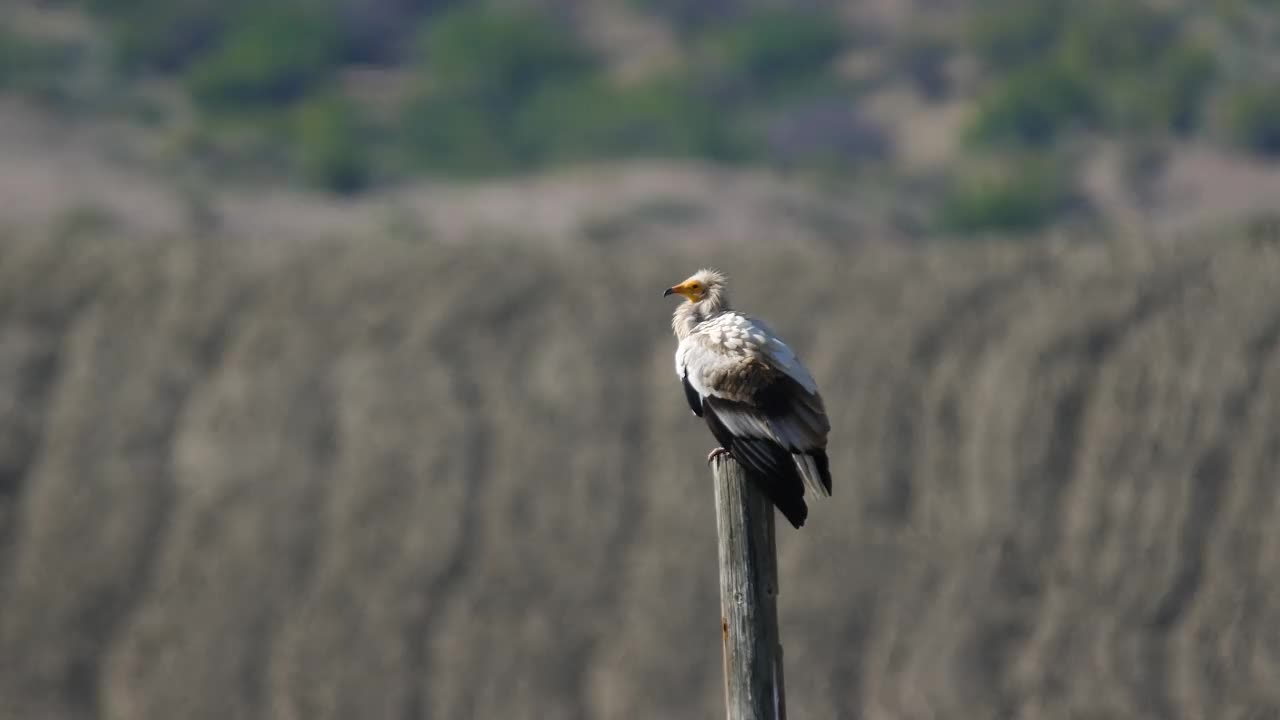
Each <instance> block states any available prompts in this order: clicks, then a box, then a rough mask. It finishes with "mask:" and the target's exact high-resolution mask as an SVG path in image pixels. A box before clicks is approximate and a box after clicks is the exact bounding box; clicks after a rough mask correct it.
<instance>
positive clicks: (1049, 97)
mask: <svg viewBox="0 0 1280 720" xmlns="http://www.w3.org/2000/svg"><path fill="white" fill-rule="evenodd" d="M1096 114H1097V100H1096V98H1095V96H1094V94H1093V90H1092V87H1091V83H1090V80H1089V78H1088V77H1084V76H1082V75H1081V74H1080V73H1077V72H1075V71H1073V70H1071V69H1070V68H1068V67H1065V66H1063V65H1061V64H1059V63H1053V62H1049V63H1041V64H1037V65H1031V66H1028V67H1026V68H1024V69H1023V70H1021V71H1018V72H1015V73H1013V74H1011V75H1010V76H1009V78H1008V79H1007V80H1006V81H1005V82H1003V83H1001V84H998V85H997V86H996V87H995V88H993V89H992V90H990V91H988V92H987V94H986V95H985V96H984V97H983V98H982V99H981V100H980V101H979V107H978V113H977V116H976V117H975V119H974V121H973V124H972V126H971V128H970V131H969V134H970V137H971V138H972V139H974V140H977V141H978V142H982V143H988V144H1001V143H1013V144H1022V145H1046V144H1049V143H1051V142H1053V141H1054V140H1055V139H1056V138H1057V136H1058V134H1059V133H1060V132H1062V131H1063V130H1064V129H1067V128H1070V127H1072V126H1082V125H1087V124H1089V123H1091V122H1092V121H1093V120H1094V119H1095V117H1096Z"/></svg>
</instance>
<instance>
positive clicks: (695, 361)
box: [663, 268, 831, 529]
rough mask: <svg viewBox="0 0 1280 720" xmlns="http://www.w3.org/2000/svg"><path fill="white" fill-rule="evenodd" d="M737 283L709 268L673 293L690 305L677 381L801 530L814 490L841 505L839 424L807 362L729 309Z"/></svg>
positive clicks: (725, 450)
mask: <svg viewBox="0 0 1280 720" xmlns="http://www.w3.org/2000/svg"><path fill="white" fill-rule="evenodd" d="M727 282H728V279H727V278H726V277H725V275H724V274H723V273H721V272H720V271H718V270H715V269H712V268H704V269H701V270H699V271H697V272H696V273H694V274H693V275H692V276H690V277H689V278H688V279H687V280H685V281H684V282H681V283H680V284H678V285H673V286H672V287H669V288H667V289H666V291H665V292H663V297H669V296H671V295H679V296H680V297H682V298H684V302H681V303H680V304H679V305H678V306H676V309H675V312H674V313H673V315H672V317H671V330H672V332H673V333H674V334H675V336H676V339H677V340H678V344H677V346H676V358H675V359H676V375H677V376H678V377H679V379H680V383H681V384H682V385H683V386H684V393H685V398H686V400H688V403H689V408H690V409H691V410H692V411H693V414H694V415H695V416H697V417H700V418H702V419H703V420H705V421H706V423H707V427H708V428H709V429H710V430H711V434H712V435H713V436H714V437H715V439H716V442H718V443H719V444H720V447H717V448H715V449H714V450H712V451H711V453H710V454H708V455H707V462H708V463H710V462H712V461H713V460H714V459H715V458H717V457H719V456H721V455H724V454H729V455H730V456H732V457H733V458H734V459H735V460H737V461H738V464H739V465H741V466H742V467H743V469H744V470H745V471H746V475H747V477H748V479H749V480H750V481H752V482H754V483H756V485H757V487H759V488H760V489H761V490H762V491H763V492H764V494H765V495H766V496H767V497H768V498H769V500H770V501H771V502H772V503H773V505H774V507H776V508H777V509H778V511H779V512H781V513H782V514H783V516H784V517H786V519H787V521H788V522H790V523H791V525H792V526H793V527H795V528H796V529H799V528H800V527H801V526H802V525H804V521H805V519H806V518H807V517H808V515H809V507H808V505H806V504H805V500H804V496H805V491H806V489H807V490H808V491H809V493H810V494H811V495H813V496H814V497H829V496H830V495H831V468H830V463H829V461H828V458H827V435H828V434H829V433H830V431H831V424H830V422H829V421H828V419H827V412H826V408H825V405H824V403H823V400H822V396H821V394H819V392H818V385H817V383H816V382H815V381H814V379H813V376H812V375H811V374H810V373H809V370H808V369H806V368H805V366H804V364H803V363H801V362H800V358H799V357H798V356H797V355H796V353H795V352H793V351H792V350H791V348H790V347H788V346H787V344H786V343H784V342H783V341H782V340H781V339H780V338H779V337H778V336H777V334H776V333H774V332H773V330H771V329H770V328H769V327H768V326H767V325H765V324H764V323H763V322H762V321H760V320H758V319H756V318H754V317H751V316H750V315H747V314H745V313H742V312H739V311H737V310H734V309H733V308H731V307H730V306H729V295H728V288H727Z"/></svg>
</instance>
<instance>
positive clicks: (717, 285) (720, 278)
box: [662, 268, 725, 303]
mask: <svg viewBox="0 0 1280 720" xmlns="http://www.w3.org/2000/svg"><path fill="white" fill-rule="evenodd" d="M724 284H725V276H724V275H723V274H722V273H720V272H719V271H717V270H712V269H710V268H707V269H703V270H699V271H698V272H696V273H694V274H693V275H692V276H691V277H690V278H689V279H688V280H685V281H684V282H682V283H680V284H679V285H673V286H671V287H669V288H667V290H666V292H664V293H662V296H663V297H667V296H668V295H680V296H681V297H683V298H684V299H686V300H688V301H689V302H691V303H696V302H702V301H703V300H706V299H707V298H709V297H710V298H719V297H721V296H722V295H723V291H724Z"/></svg>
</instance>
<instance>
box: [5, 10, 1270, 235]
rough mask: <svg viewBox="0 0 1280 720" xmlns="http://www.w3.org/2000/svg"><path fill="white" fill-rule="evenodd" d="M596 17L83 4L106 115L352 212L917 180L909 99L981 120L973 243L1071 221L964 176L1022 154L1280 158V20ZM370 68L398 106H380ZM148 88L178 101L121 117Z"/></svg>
mask: <svg viewBox="0 0 1280 720" xmlns="http://www.w3.org/2000/svg"><path fill="white" fill-rule="evenodd" d="M68 2H69V3H70V4H76V3H75V1H74V0H68ZM581 2H582V0H577V2H570V3H549V2H533V3H500V2H497V1H496V0H476V1H475V2H467V3H463V2H459V1H457V0H412V1H411V2H406V1H404V0H259V1H258V2H254V1H252V0H80V1H79V3H78V5H79V6H80V7H81V8H83V9H84V10H86V11H87V12H88V14H89V16H90V17H91V18H93V19H94V20H96V22H97V26H96V30H98V31H100V32H98V33H97V34H96V35H95V42H96V41H97V40H96V38H97V37H98V36H100V37H101V38H103V39H105V40H106V41H107V42H106V43H105V45H106V46H107V47H108V48H109V49H110V50H109V52H110V54H111V56H112V57H113V58H114V63H109V65H110V67H109V68H100V69H99V70H98V71H96V72H99V74H101V73H102V72H107V73H110V74H111V76H112V77H111V78H110V79H108V80H106V81H102V82H99V81H100V80H101V78H99V77H98V76H97V75H93V74H92V73H90V76H91V78H92V79H93V81H94V82H99V84H98V85H97V86H96V87H97V88H98V89H99V91H98V93H97V96H96V97H100V98H102V99H103V100H104V102H102V103H101V104H102V105H103V106H104V107H107V108H114V109H115V110H124V111H125V112H127V113H128V112H132V113H133V116H134V117H143V116H145V117H146V118H150V122H151V123H152V125H151V129H154V130H158V131H164V130H166V129H168V128H166V127H165V123H166V122H172V120H171V119H172V118H185V117H189V114H188V113H187V112H186V110H187V108H188V107H189V108H193V109H194V111H195V113H196V117H195V119H194V122H192V123H190V126H191V127H193V128H195V131H194V134H195V135H198V136H199V137H197V138H194V139H195V140H196V141H197V142H194V143H192V145H193V146H199V147H205V148H213V149H214V150H215V152H214V153H213V154H214V155H216V156H217V157H218V159H219V166H220V167H223V168H227V169H235V168H237V167H239V168H248V169H251V170H257V169H263V170H265V171H267V172H273V173H276V174H277V175H279V176H284V175H286V174H287V175H288V176H289V177H293V178H298V179H301V180H302V181H304V182H306V183H307V184H308V185H310V186H313V187H318V188H323V189H327V190H331V191H336V192H344V193H352V192H359V191H361V190H363V189H365V188H367V187H369V186H370V185H372V184H374V183H376V182H378V181H386V180H390V179H400V178H404V177H406V176H412V175H416V174H421V175H433V176H463V177H479V176H492V175H497V174H505V173H518V172H529V171H536V170H539V169H543V168H548V167H555V166H558V165H563V164H567V163H581V162H594V161H599V160H609V159H614V158H625V157H635V156H659V157H674V158H694V159H703V160H708V161H711V162H719V163H728V162H732V163H758V164H770V165H775V166H783V167H786V168H789V169H797V170H802V171H806V172H810V173H818V174H821V175H823V176H828V177H834V178H836V179H840V178H844V179H849V178H857V177H859V173H861V177H865V176H866V175H867V173H866V172H865V170H866V168H867V167H869V166H876V167H881V166H883V167H885V168H886V169H889V170H890V171H892V172H895V173H896V174H897V175H896V176H903V177H905V174H904V173H903V172H902V171H903V168H902V167H901V166H898V165H895V161H896V160H898V159H899V157H898V155H897V150H895V147H894V143H895V141H896V140H900V139H901V138H899V137H897V136H895V132H894V129H893V128H886V127H883V125H882V123H883V122H884V121H883V119H882V118H876V119H872V117H873V112H872V111H870V110H868V109H867V108H872V107H877V103H876V102H875V101H876V100H878V99H880V97H884V96H880V97H872V94H874V93H877V92H879V91H881V90H886V91H888V93H887V96H889V97H894V94H895V93H897V96H899V97H900V96H901V94H902V93H901V92H900V91H901V90H902V88H903V87H904V86H905V87H907V88H908V89H914V90H915V91H916V92H917V93H918V94H919V96H920V97H921V98H922V99H923V101H924V102H925V103H937V104H942V103H954V104H952V105H951V108H955V107H957V106H966V107H972V108H973V109H974V112H973V114H972V116H971V119H970V121H969V124H968V125H967V127H964V128H963V130H962V131H961V133H962V134H961V137H960V139H962V140H964V142H961V143H958V144H953V143H944V144H945V145H946V146H947V147H948V148H951V147H956V146H958V150H956V151H955V152H954V154H953V155H951V156H949V157H948V158H947V161H948V163H949V165H948V166H947V167H931V168H928V169H927V170H925V171H923V172H925V173H927V177H921V178H917V179H920V180H923V181H925V182H926V183H936V182H937V181H938V180H940V179H942V178H943V177H960V178H969V179H968V180H964V181H957V183H956V184H955V186H954V187H953V190H952V193H951V194H950V195H948V197H947V199H946V200H945V202H943V201H940V202H939V203H938V205H937V206H936V207H934V208H932V210H933V211H936V215H937V217H939V218H946V219H945V220H944V224H945V225H947V226H949V227H953V228H957V229H969V228H972V229H982V228H983V227H992V228H1008V227H1018V226H1023V227H1025V226H1031V225H1035V224H1038V223H1040V222H1041V221H1042V219H1043V220H1044V221H1052V220H1053V219H1054V217H1055V215H1056V214H1057V213H1059V212H1060V211H1061V209H1062V207H1063V205H1062V204H1061V203H1059V202H1058V201H1057V200H1056V198H1058V197H1059V195H1060V194H1061V193H1069V191H1071V190H1072V187H1073V185H1074V183H1075V181H1074V179H1073V178H1072V177H1070V173H1068V172H1065V171H1060V172H1056V173H1051V175H1053V178H1054V179H1053V180H1052V182H1048V181H1046V183H1043V184H1040V185H1038V184H1037V183H1031V186H1030V187H1017V186H1018V184H1019V183H1017V182H1015V181H1012V180H999V179H996V180H993V179H991V178H987V179H985V180H982V181H977V180H974V179H973V178H975V177H979V176H981V177H986V176H987V174H988V173H987V171H986V170H983V171H973V170H972V168H970V167H968V166H970V165H972V166H975V167H980V168H988V167H992V166H1000V167H1003V166H1005V165H1007V164H1009V162H1010V161H1008V160H1006V159H1005V158H1007V157H1010V156H1015V157H1018V158H1021V159H1020V160H1018V161H1016V162H1014V164H1015V165H1017V166H1018V167H1022V168H1024V169H1025V168H1029V167H1044V166H1047V165H1049V164H1052V160H1051V159H1052V158H1055V157H1061V156H1062V154H1063V152H1062V151H1063V150H1064V149H1066V147H1067V146H1068V145H1069V146H1071V147H1075V148H1079V147H1082V146H1087V145H1088V144H1089V143H1091V142H1093V141H1095V140H1097V139H1107V140H1112V141H1117V140H1118V141H1120V142H1121V143H1123V144H1131V143H1135V142H1143V143H1154V144H1160V143H1166V144H1167V143H1170V142H1177V141H1179V140H1181V139H1184V138H1195V139H1201V140H1203V139H1206V138H1208V139H1217V140H1220V141H1224V142H1228V143H1231V144H1234V145H1236V146H1238V147H1239V148H1241V149H1244V150H1246V151H1248V152H1253V153H1258V154H1263V155H1268V156H1280V128H1278V127H1277V126H1278V125H1280V121H1277V120H1276V119H1275V118H1276V117H1280V111H1278V106H1280V99H1278V96H1280V91H1277V90H1275V89H1274V88H1272V87H1269V86H1267V85H1265V84H1263V85H1261V86H1258V85H1255V83H1256V82H1257V79H1256V78H1254V77H1251V76H1250V75H1249V69H1250V68H1256V67H1262V66H1264V63H1262V62H1260V61H1259V62H1255V60H1256V58H1255V56H1258V57H1262V58H1263V59H1265V58H1271V60H1270V62H1274V61H1275V57H1274V56H1275V55H1276V53H1275V52H1274V51H1273V50H1269V49H1268V47H1267V46H1265V45H1266V43H1265V41H1264V40H1258V39H1257V38H1263V37H1264V36H1265V35H1266V33H1265V32H1264V31H1263V30H1261V29H1255V28H1251V23H1250V21H1249V18H1251V17H1255V16H1257V15H1258V14H1259V13H1261V14H1265V13H1266V5H1267V3H1268V2H1269V3H1270V4H1274V0H1267V2H1263V0H1241V2H1231V3H1213V4H1210V3H1195V2H1192V1H1191V0H1173V1H1172V2H1159V3H1157V2H1154V1H1148V0H1136V1H1134V2H1112V1H1111V0H1080V1H1079V2H1074V3H1064V2H1062V1H1061V0H986V1H984V2H972V3H970V4H969V5H965V6H962V7H961V8H960V9H961V10H962V11H963V12H964V13H965V15H964V17H965V21H964V22H959V23H955V22H951V21H949V20H948V21H946V22H939V23H923V24H920V23H916V24H910V27H909V29H907V30H898V29H894V28H887V27H886V28H880V27H866V26H863V25H859V24H857V23H856V22H855V20H854V14H853V13H846V12H844V11H845V10H847V9H849V8H846V7H843V6H841V5H840V4H838V3H835V4H832V3H821V4H802V5H797V4H781V3H776V2H772V1H771V0H629V1H628V6H627V7H628V11H629V12H631V13H635V14H638V15H640V16H641V17H642V18H643V19H644V22H645V23H646V24H647V27H648V30H645V31H644V32H641V33H639V35H642V36H645V37H649V36H650V35H652V36H655V37H657V36H661V37H663V41H664V42H665V41H669V42H670V46H669V47H668V46H664V47H663V48H662V52H661V53H658V54H656V55H652V56H651V57H648V58H647V59H646V61H645V62H641V63H637V64H634V65H632V64H630V63H629V61H631V60H634V57H633V55H634V53H632V52H631V49H630V48H627V47H622V45H625V44H626V43H627V42H628V41H626V40H625V39H624V40H623V41H622V42H620V43H619V47H612V46H610V43H612V42H613V39H612V38H613V37H614V36H613V35H608V34H607V33H606V34H605V35H603V36H602V35H601V34H600V33H599V32H598V30H599V27H600V25H601V23H599V22H597V20H598V19H599V18H598V16H595V15H591V17H593V18H595V19H593V20H591V21H590V23H588V22H587V19H588V16H589V13H585V12H582V7H581V5H580V3H581ZM1254 25H1256V23H1254ZM655 26H656V27H655ZM655 29H656V30H657V31H658V32H649V31H652V30H655ZM664 30H665V31H666V32H663V31H664ZM593 33H594V34H593ZM622 35H623V36H625V35H626V33H623V34H622ZM1249 38H1254V40H1249ZM646 42H648V41H646ZM1250 42H1252V43H1253V45H1251V46H1250V45H1249V43H1250ZM1228 43H1232V44H1231V47H1230V50H1231V52H1230V53H1227V52H1224V51H1223V49H1224V47H1225V46H1226V45H1227V44H1228ZM1259 43H1262V45H1263V46H1262V47H1260V45H1259ZM1245 46H1248V47H1245ZM94 47H95V48H97V47H98V46H97V45H95V46H94ZM84 50H85V48H84V47H75V46H73V45H69V44H67V43H66V42H64V41H62V40H58V41H56V42H55V41H52V40H48V39H34V38H30V37H26V36H24V35H21V34H19V33H18V32H17V31H15V30H5V31H0V91H8V92H21V93H24V94H25V95H27V96H32V97H41V98H45V99H52V100H60V99H66V98H75V97H77V93H78V92H79V90H78V89H77V88H79V87H80V85H77V83H80V82H82V81H83V80H84V78H83V77H82V75H83V73H82V72H81V70H82V69H83V68H85V67H87V66H88V63H87V62H86V60H85V56H86V54H85V52H84ZM94 52H101V51H100V50H97V49H95V50H94ZM1259 53H1261V55H1260V56H1259ZM974 61H976V64H975V62H974ZM100 64H104V63H100ZM624 67H625V68H626V70H625V71H623V70H622V68H624ZM637 67H638V68H639V69H638V70H637V69H636V68H637ZM370 69H372V70H373V71H374V72H373V75H377V76H379V77H380V78H382V80H381V81H386V82H387V87H389V88H392V89H391V90H390V91H389V92H384V91H383V89H382V88H379V89H378V90H377V92H372V93H368V92H366V90H367V88H365V87H364V86H363V83H362V81H361V80H360V78H362V77H369V75H370V74H369V73H368V72H365V71H368V70H370ZM355 70H359V71H360V72H359V73H357V72H353V71H355ZM974 70H976V72H974ZM381 81H380V82H381ZM112 83H114V84H112ZM133 83H139V85H138V86H139V87H140V86H141V83H146V87H147V88H148V89H149V90H150V89H155V88H161V89H162V91H161V92H159V93H150V92H149V93H147V94H144V95H131V94H130V93H129V92H128V91H129V88H131V87H134V85H132V84H133ZM117 86H118V87H119V89H120V92H116V88H117ZM166 88H177V89H178V90H180V93H179V95H180V99H178V100H176V101H171V103H172V104H171V106H167V107H158V106H157V105H156V104H155V103H157V102H158V100H157V98H170V97H173V95H174V94H172V93H165V92H163V89H166ZM81 96H83V93H81ZM371 97H372V98H373V100H372V101H371V100H370V98H371ZM108 99H109V101H108ZM113 103H114V104H113ZM144 103H151V105H147V106H146V107H142V105H143V104H144ZM90 104H91V102H90V101H84V102H83V103H82V104H81V105H79V106H76V109H77V111H78V112H79V111H80V110H82V109H84V108H85V106H87V105H90ZM62 105H63V106H66V103H65V102H62ZM926 107H928V106H927V105H926ZM914 111H915V110H913V112H914ZM927 111H928V110H925V112H927ZM167 119H170V120H167ZM1210 120H1211V121H1212V122H1210ZM1207 126H1212V130H1213V132H1212V133H1208V132H1207V131H1206V127H1207ZM181 132H191V131H190V130H182V131H181ZM946 132H953V131H951V130H947V131H946ZM899 147H901V145H899ZM948 151H949V150H948ZM910 172H916V171H915V170H908V171H907V173H906V174H909V173H910ZM1032 174H1033V175H1035V176H1037V177H1038V176H1039V175H1038V174H1036V173H1032ZM997 175H999V173H997ZM1012 175H1014V176H1018V177H1023V176H1025V173H1022V172H1018V173H1012ZM944 205H945V207H944ZM1033 218H1034V219H1033Z"/></svg>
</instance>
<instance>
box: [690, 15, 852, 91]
mask: <svg viewBox="0 0 1280 720" xmlns="http://www.w3.org/2000/svg"><path fill="white" fill-rule="evenodd" d="M705 42H706V44H707V47H708V48H709V51H710V53H711V55H712V57H713V58H714V60H715V62H716V65H717V66H718V68H719V69H720V71H721V73H722V74H723V75H724V76H725V77H726V78H727V79H729V80H730V81H733V80H738V81H741V82H742V83H744V84H745V85H746V87H747V88H749V89H751V90H756V91H764V92H776V91H778V90H783V89H788V88H794V87H796V86H801V87H805V86H809V85H812V84H813V83H814V82H815V80H818V79H820V78H821V77H822V76H823V75H824V74H826V72H827V70H828V67H829V66H830V64H831V61H832V60H833V59H835V57H836V56H837V55H838V54H839V53H840V51H841V50H842V49H843V48H844V46H845V44H846V36H845V31H844V29H843V28H842V27H841V25H840V23H839V21H838V20H837V19H836V18H834V17H831V16H829V15H827V14H825V13H817V12H801V11H773V12H764V13H758V14H754V15H751V16H748V17H746V18H744V19H743V20H740V21H738V22H736V23H732V24H730V25H728V26H727V27H725V28H724V29H721V30H717V31H714V32H712V33H710V34H709V35H708V37H707V39H706V41H705Z"/></svg>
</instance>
